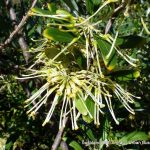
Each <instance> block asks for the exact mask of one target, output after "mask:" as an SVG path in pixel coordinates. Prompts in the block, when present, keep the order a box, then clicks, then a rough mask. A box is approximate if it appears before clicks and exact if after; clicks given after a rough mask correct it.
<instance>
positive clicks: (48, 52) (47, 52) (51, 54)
mask: <svg viewBox="0 0 150 150" xmlns="http://www.w3.org/2000/svg"><path fill="white" fill-rule="evenodd" d="M58 53H60V50H59V49H58V48H55V47H49V48H46V49H45V55H46V56H47V57H48V58H50V59H53V58H54V57H55V56H56V55H57V54H58Z"/></svg>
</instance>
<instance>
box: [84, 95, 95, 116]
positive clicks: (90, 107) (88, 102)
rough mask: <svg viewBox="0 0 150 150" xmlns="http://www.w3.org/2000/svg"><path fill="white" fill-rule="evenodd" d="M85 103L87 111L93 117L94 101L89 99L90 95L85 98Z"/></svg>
mask: <svg viewBox="0 0 150 150" xmlns="http://www.w3.org/2000/svg"><path fill="white" fill-rule="evenodd" d="M85 103H86V107H87V108H88V110H89V112H90V113H91V115H92V116H93V117H94V108H95V103H94V101H93V100H92V99H91V97H88V98H87V99H86V101H85Z"/></svg>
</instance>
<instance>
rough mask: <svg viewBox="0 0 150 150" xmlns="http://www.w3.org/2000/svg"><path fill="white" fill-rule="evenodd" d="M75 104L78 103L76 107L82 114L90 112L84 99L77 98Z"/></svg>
mask: <svg viewBox="0 0 150 150" xmlns="http://www.w3.org/2000/svg"><path fill="white" fill-rule="evenodd" d="M75 105H76V108H77V109H78V111H79V112H80V113H81V114H82V115H87V114H88V111H87V108H86V104H85V102H84V100H81V99H76V100H75Z"/></svg>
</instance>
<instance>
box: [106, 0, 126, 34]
mask: <svg viewBox="0 0 150 150" xmlns="http://www.w3.org/2000/svg"><path fill="white" fill-rule="evenodd" d="M125 5H126V3H125V2H124V3H122V4H121V5H119V6H118V7H117V8H116V9H115V10H114V12H113V13H112V15H111V17H110V19H109V20H108V22H107V25H106V27H105V34H107V33H108V32H109V31H110V28H111V26H112V24H113V22H114V21H115V17H116V15H117V14H119V11H121V10H122V9H123V8H124V7H125Z"/></svg>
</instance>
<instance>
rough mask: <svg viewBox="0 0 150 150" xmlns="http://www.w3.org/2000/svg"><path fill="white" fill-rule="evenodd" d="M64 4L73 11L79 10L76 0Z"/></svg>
mask: <svg viewBox="0 0 150 150" xmlns="http://www.w3.org/2000/svg"><path fill="white" fill-rule="evenodd" d="M63 2H65V3H66V5H68V7H69V8H70V9H71V10H72V11H73V10H76V11H78V10H79V8H78V5H77V3H76V1H75V0H63Z"/></svg>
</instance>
